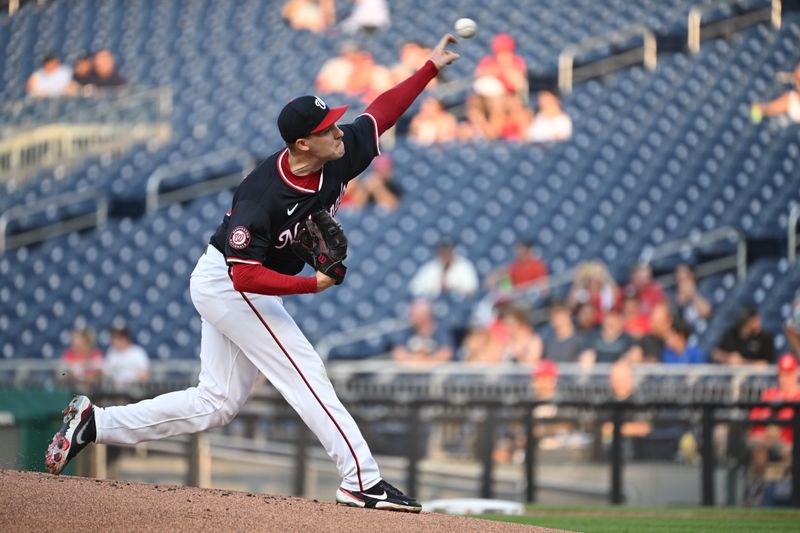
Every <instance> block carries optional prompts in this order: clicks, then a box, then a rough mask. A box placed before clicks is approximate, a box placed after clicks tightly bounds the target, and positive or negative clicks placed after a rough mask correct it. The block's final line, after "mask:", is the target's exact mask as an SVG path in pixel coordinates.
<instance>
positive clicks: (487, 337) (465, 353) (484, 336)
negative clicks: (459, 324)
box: [461, 298, 513, 363]
mask: <svg viewBox="0 0 800 533" xmlns="http://www.w3.org/2000/svg"><path fill="white" fill-rule="evenodd" d="M512 309H513V307H512V305H511V302H510V300H508V299H506V298H499V299H498V300H497V301H496V302H494V304H493V305H492V310H491V313H490V315H491V316H490V317H489V318H488V319H483V318H478V319H477V323H478V325H476V326H475V327H473V328H472V330H471V331H470V332H469V333H468V334H467V335H466V337H465V339H464V342H463V344H462V347H461V350H462V357H461V359H462V360H463V361H469V362H472V363H497V362H500V361H502V360H503V349H504V347H505V345H506V344H507V343H508V336H509V332H508V326H507V325H506V323H505V320H504V318H505V316H506V315H507V314H508V313H510V312H511V311H512ZM481 313H483V311H480V312H479V314H481ZM484 324H485V325H484Z"/></svg>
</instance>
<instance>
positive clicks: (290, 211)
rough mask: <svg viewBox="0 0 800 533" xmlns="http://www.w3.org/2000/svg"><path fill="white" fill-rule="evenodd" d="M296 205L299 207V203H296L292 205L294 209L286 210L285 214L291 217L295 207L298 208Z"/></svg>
mask: <svg viewBox="0 0 800 533" xmlns="http://www.w3.org/2000/svg"><path fill="white" fill-rule="evenodd" d="M298 205H300V203H299V202H298V203H296V204H294V207H292V208H291V209H287V210H286V214H287V215H291V214H292V213H294V210H295V209H297V206H298Z"/></svg>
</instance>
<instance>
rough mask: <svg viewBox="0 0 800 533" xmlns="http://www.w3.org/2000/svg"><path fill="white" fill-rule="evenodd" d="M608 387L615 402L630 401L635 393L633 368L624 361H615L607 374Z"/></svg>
mask: <svg viewBox="0 0 800 533" xmlns="http://www.w3.org/2000/svg"><path fill="white" fill-rule="evenodd" d="M608 386H609V389H610V390H611V396H612V398H614V400H615V401H617V402H624V401H627V400H630V399H631V398H632V397H633V395H634V393H635V392H636V380H635V379H634V376H633V366H631V364H630V363H629V362H628V361H625V360H620V361H617V362H615V363H614V364H613V365H611V370H610V371H609V373H608Z"/></svg>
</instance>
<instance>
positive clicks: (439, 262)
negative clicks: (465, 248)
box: [409, 239, 478, 298]
mask: <svg viewBox="0 0 800 533" xmlns="http://www.w3.org/2000/svg"><path fill="white" fill-rule="evenodd" d="M409 288H410V290H411V294H413V295H414V296H416V297H428V298H436V297H438V296H441V295H442V294H454V295H458V296H470V295H472V294H474V293H475V291H476V290H477V289H478V273H477V271H476V270H475V266H474V265H473V264H472V262H471V261H470V260H469V259H467V258H466V257H462V256H460V255H458V254H457V253H456V249H455V246H454V245H453V243H452V242H450V241H449V240H447V239H442V240H441V241H439V244H438V245H437V246H436V257H434V258H433V259H431V260H430V261H428V262H427V263H425V264H424V265H422V266H421V267H420V269H419V270H418V271H417V273H416V274H415V275H414V277H413V278H412V279H411V283H410V286H409Z"/></svg>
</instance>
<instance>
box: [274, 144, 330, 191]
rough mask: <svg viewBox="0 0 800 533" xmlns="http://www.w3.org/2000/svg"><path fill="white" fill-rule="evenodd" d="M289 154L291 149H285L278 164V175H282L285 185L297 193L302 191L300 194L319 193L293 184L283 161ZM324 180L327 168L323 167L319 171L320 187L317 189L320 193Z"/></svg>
mask: <svg viewBox="0 0 800 533" xmlns="http://www.w3.org/2000/svg"><path fill="white" fill-rule="evenodd" d="M288 153H289V149H288V148H284V149H283V151H282V152H281V153H280V154H279V155H278V162H277V165H278V174H280V176H281V179H282V180H283V181H284V183H286V185H288V186H289V187H291V188H292V189H294V190H296V191H300V192H303V193H306V194H313V193H315V192H317V191H315V190H313V189H307V188H305V187H300V186H299V185H297V184H295V183H292V181H291V180H290V179H289V177H288V176H287V175H286V173H285V172H284V171H283V159H284V158H285V157H286V154H288ZM324 178H325V167H322V168H321V169H320V170H319V187H318V188H317V190H318V191H321V190H322V180H323V179H324Z"/></svg>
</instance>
